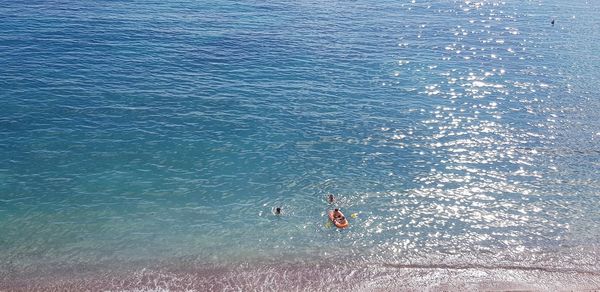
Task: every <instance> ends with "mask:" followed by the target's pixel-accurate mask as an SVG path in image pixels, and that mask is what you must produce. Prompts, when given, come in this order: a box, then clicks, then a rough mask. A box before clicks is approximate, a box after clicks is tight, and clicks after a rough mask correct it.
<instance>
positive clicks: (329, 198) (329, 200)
mask: <svg viewBox="0 0 600 292" xmlns="http://www.w3.org/2000/svg"><path fill="white" fill-rule="evenodd" d="M327 201H328V202H329V203H333V201H335V198H334V197H333V195H329V197H327Z"/></svg>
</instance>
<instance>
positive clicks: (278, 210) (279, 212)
mask: <svg viewBox="0 0 600 292" xmlns="http://www.w3.org/2000/svg"><path fill="white" fill-rule="evenodd" d="M275 215H281V207H277V208H275Z"/></svg>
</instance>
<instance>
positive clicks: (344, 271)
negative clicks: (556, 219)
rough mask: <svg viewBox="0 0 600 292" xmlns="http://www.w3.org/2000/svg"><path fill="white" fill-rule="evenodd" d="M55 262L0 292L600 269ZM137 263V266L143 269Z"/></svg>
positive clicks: (385, 284) (587, 278) (475, 286)
mask: <svg viewBox="0 0 600 292" xmlns="http://www.w3.org/2000/svg"><path fill="white" fill-rule="evenodd" d="M137 265H138V267H133V266H130V267H127V266H119V265H115V266H109V265H79V266H60V265H59V266H56V267H54V268H53V269H52V268H50V267H45V268H38V269H29V270H28V271H20V272H14V271H13V272H9V271H6V270H4V271H3V273H2V274H1V276H0V280H1V281H0V291H123V290H126V291H233V290H235V291H238V290H243V291H263V290H267V291H272V290H275V291H319V290H325V291H332V290H333V291H336V290H340V291H423V290H428V291H598V290H600V273H599V272H595V271H594V272H590V271H583V270H582V271H578V270H576V269H560V268H544V267H535V266H519V265H513V266H485V265H475V266H469V265H462V266H461V265H457V266H453V265H447V264H440V265H435V264H433V265H422V266H419V265H393V264H383V265H382V264H363V265H360V266H344V265H341V266H334V265H332V264H328V263H324V264H314V263H312V264H307V263H289V262H286V263H276V262H269V263H253V264H235V265H215V264H203V263H202V262H199V261H185V260H178V261H172V262H170V263H166V262H162V263H155V264H148V263H143V264H142V263H138V264H137ZM142 266H144V267H142Z"/></svg>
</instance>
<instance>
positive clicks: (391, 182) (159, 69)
mask: <svg viewBox="0 0 600 292" xmlns="http://www.w3.org/2000/svg"><path fill="white" fill-rule="evenodd" d="M0 18H1V19H2V20H1V21H0V77H1V78H0V262H4V263H10V264H9V265H7V266H9V267H10V268H11V269H24V270H27V269H28V267H30V266H38V265H41V264H48V265H52V264H61V265H67V266H68V265H76V264H79V263H90V262H108V263H111V262H115V263H116V262H119V263H123V262H125V263H127V262H133V261H136V260H163V259H170V258H177V257H194V258H197V259H200V260H202V261H206V262H223V261H225V262H248V261H254V260H258V261H260V260H261V259H263V258H272V257H282V258H286V259H290V260H296V259H297V260H306V259H307V258H316V259H319V258H325V257H328V256H332V255H335V256H344V257H345V258H346V259H347V260H348V261H350V262H352V263H356V264H360V263H372V262H386V263H405V262H412V261H415V260H416V259H418V260H419V261H424V262H431V263H438V262H443V263H473V262H482V261H483V262H484V263H485V264H489V265H492V266H493V265H496V264H499V263H509V264H511V265H523V266H542V267H546V266H552V265H555V264H557V263H559V265H561V266H566V267H576V268H577V269H580V270H582V271H595V272H598V267H599V261H600V259H599V258H598V256H597V251H596V249H597V247H598V242H600V211H598V210H600V197H599V194H600V193H599V191H600V143H599V141H600V119H599V118H598V112H600V99H599V98H598V94H599V93H600V54H599V53H598V52H600V42H599V41H598V40H600V29H599V28H600V4H599V3H598V2H596V1H562V0H548V1H512V0H509V1H495V0H489V1H480V2H476V1H450V0H448V1H446V0H439V1H412V2H410V1H376V2H373V1H362V0H358V1H290V2H286V1H282V2H280V1H266V2H265V1H246V2H243V3H239V2H233V1H216V2H215V1H158V2H151V1H83V2H82V1H6V2H4V3H3V4H2V5H0ZM552 19H555V20H556V23H555V25H554V26H552V25H551V24H550V21H551V20H552ZM328 194H334V195H335V196H336V197H337V198H338V201H337V203H336V204H335V205H336V206H339V207H341V208H342V211H344V212H346V214H347V215H350V214H356V218H352V219H351V221H350V224H351V227H350V228H349V229H347V230H343V231H337V230H334V228H331V226H329V225H328V224H327V220H326V216H325V211H326V210H327V209H329V208H332V207H333V206H330V205H328V204H327V203H326V201H325V197H326V196H327V195H328ZM276 206H282V207H283V210H284V214H283V216H281V217H276V216H273V214H272V209H273V208H274V207H276ZM332 245H334V246H339V247H341V248H340V249H331V248H326V247H329V246H332ZM540 259H542V260H540ZM544 259H548V260H544ZM549 259H552V260H549Z"/></svg>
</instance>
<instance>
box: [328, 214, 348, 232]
mask: <svg viewBox="0 0 600 292" xmlns="http://www.w3.org/2000/svg"><path fill="white" fill-rule="evenodd" d="M340 213H342V212H340ZM342 216H344V214H342ZM343 218H344V219H343V220H339V219H338V220H335V219H334V218H333V211H329V220H331V222H333V224H334V225H335V227H337V228H346V227H348V225H350V224H349V223H348V219H346V216H344V217H343Z"/></svg>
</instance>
